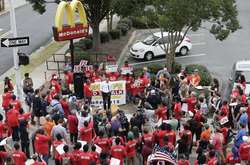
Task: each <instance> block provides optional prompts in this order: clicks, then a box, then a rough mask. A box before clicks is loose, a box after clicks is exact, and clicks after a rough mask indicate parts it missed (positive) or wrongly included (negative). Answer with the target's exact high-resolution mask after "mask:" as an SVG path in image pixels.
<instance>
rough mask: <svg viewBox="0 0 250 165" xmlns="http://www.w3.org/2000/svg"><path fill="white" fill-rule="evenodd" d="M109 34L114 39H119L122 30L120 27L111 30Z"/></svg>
mask: <svg viewBox="0 0 250 165" xmlns="http://www.w3.org/2000/svg"><path fill="white" fill-rule="evenodd" d="M109 34H110V36H111V38H112V39H113V40H116V39H119V38H120V37H121V32H120V30H118V29H114V30H111V31H110V32H109Z"/></svg>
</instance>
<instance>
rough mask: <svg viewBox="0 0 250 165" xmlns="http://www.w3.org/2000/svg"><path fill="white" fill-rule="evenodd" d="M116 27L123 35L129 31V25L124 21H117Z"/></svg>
mask: <svg viewBox="0 0 250 165" xmlns="http://www.w3.org/2000/svg"><path fill="white" fill-rule="evenodd" d="M116 28H117V29H118V30H120V31H121V34H122V35H123V36H125V35H126V34H127V32H128V31H129V25H127V24H126V23H119V24H117V26H116Z"/></svg>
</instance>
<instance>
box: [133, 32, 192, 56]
mask: <svg viewBox="0 0 250 165" xmlns="http://www.w3.org/2000/svg"><path fill="white" fill-rule="evenodd" d="M181 35H182V36H183V33H181ZM167 37H168V32H163V38H162V34H161V32H156V33H153V34H152V35H150V36H148V37H147V38H146V39H145V40H143V41H140V42H137V43H135V44H134V45H133V46H132V47H131V48H130V54H131V56H132V57H133V58H136V59H145V60H147V61H150V60H152V58H153V57H157V56H161V55H165V54H166V53H165V50H164V44H165V45H166V46H167V44H168V43H167V42H168V38H167ZM181 38H182V37H181ZM191 49H192V43H191V40H190V38H189V37H185V38H184V39H183V41H182V43H181V44H180V45H179V46H178V47H177V48H176V50H175V52H176V53H180V54H181V55H182V56H185V55H187V54H188V51H189V50H191Z"/></svg>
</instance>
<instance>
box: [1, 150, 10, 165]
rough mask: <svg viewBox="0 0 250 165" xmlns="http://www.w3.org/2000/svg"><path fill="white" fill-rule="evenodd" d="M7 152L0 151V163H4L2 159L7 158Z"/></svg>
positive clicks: (2, 164)
mask: <svg viewBox="0 0 250 165" xmlns="http://www.w3.org/2000/svg"><path fill="white" fill-rule="evenodd" d="M7 156H8V152H4V151H0V165H4V164H5V163H4V159H5V158H7Z"/></svg>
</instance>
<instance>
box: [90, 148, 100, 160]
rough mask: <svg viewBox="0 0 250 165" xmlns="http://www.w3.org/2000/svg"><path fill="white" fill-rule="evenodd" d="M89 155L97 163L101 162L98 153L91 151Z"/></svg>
mask: <svg viewBox="0 0 250 165" xmlns="http://www.w3.org/2000/svg"><path fill="white" fill-rule="evenodd" d="M89 153H90V155H91V157H92V159H93V160H94V161H95V162H97V161H98V160H99V154H98V153H97V152H93V151H91V152H89Z"/></svg>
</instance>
